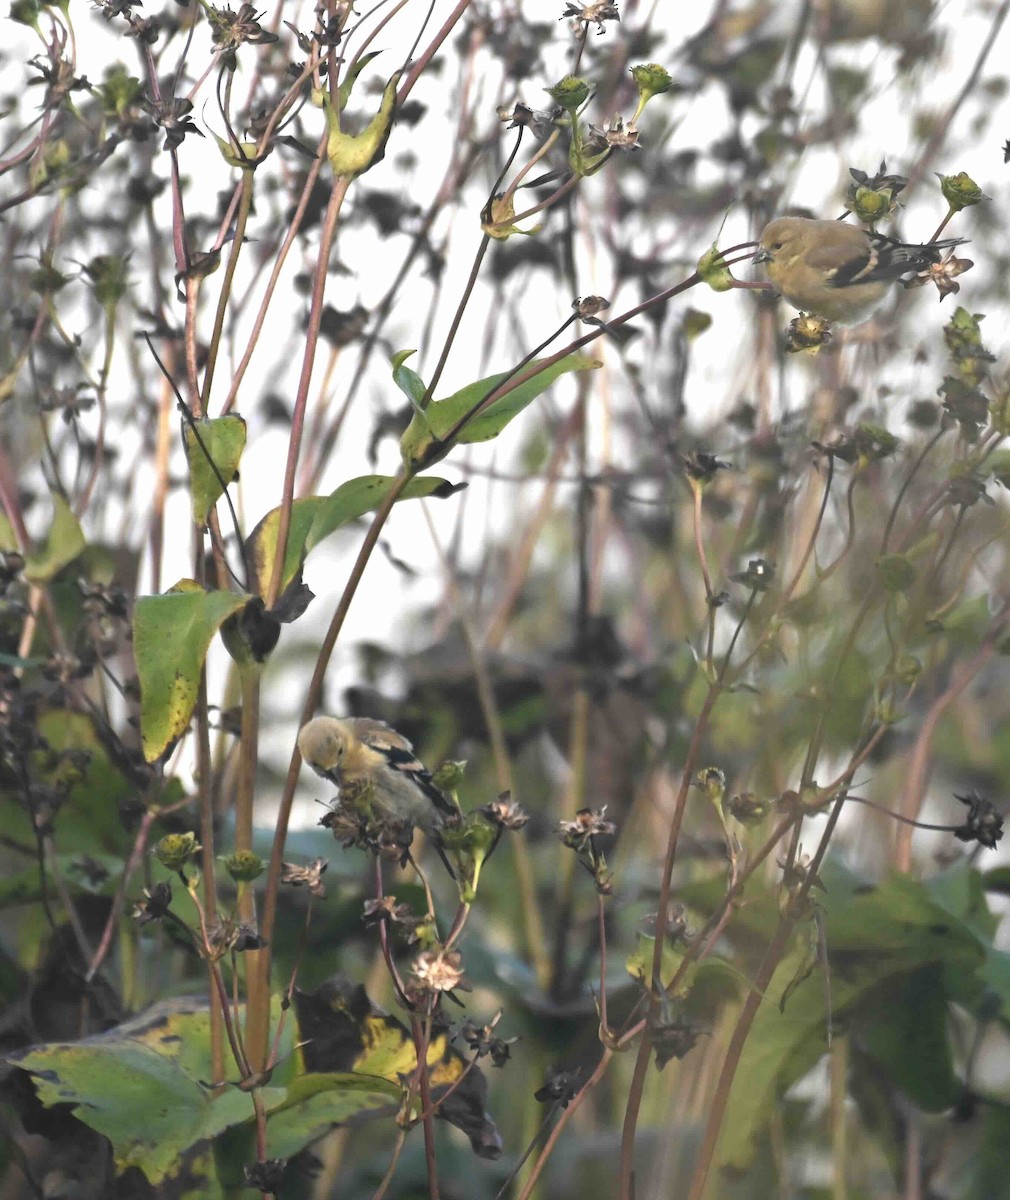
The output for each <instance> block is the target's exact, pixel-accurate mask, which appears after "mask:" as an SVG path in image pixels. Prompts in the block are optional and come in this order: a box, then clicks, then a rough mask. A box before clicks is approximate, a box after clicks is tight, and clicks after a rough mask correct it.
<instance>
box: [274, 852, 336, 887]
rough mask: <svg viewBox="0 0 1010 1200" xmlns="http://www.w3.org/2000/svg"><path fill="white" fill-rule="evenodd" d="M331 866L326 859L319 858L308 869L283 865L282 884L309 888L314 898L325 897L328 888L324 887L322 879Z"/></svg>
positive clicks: (290, 864) (291, 864) (293, 865)
mask: <svg viewBox="0 0 1010 1200" xmlns="http://www.w3.org/2000/svg"><path fill="white" fill-rule="evenodd" d="M329 865H330V864H329V863H328V862H327V861H326V859H325V858H317V859H315V860H313V861H312V862H311V863H309V865H308V866H307V867H299V866H296V865H295V864H294V863H281V883H287V884H290V885H291V887H307V888H308V889H309V894H310V895H312V896H319V897H322V896H325V895H326V888H325V887H323V882H322V877H323V875H325V873H326V869H327V867H329Z"/></svg>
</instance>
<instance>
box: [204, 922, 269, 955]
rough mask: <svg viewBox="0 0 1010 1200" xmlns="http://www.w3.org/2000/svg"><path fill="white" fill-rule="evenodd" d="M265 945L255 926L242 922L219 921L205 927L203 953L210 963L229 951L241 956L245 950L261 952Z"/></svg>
mask: <svg viewBox="0 0 1010 1200" xmlns="http://www.w3.org/2000/svg"><path fill="white" fill-rule="evenodd" d="M266 944H267V943H266V941H265V939H263V938H262V937H260V935H259V933H258V932H257V930H256V928H255V926H253V925H249V924H247V923H245V922H243V921H232V920H228V919H224V920H221V919H219V920H217V921H215V922H213V923H212V924H208V926H207V945H206V947H205V953H206V954H207V956H208V957H209V958H210V960H211V961H212V962H216V961H217V960H218V959H219V958H223V957H224V955H225V954H227V953H228V952H229V951H231V952H233V953H235V954H243V953H244V952H245V951H247V950H262V949H263V947H264V946H265V945H266Z"/></svg>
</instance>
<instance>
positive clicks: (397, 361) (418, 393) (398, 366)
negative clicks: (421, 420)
mask: <svg viewBox="0 0 1010 1200" xmlns="http://www.w3.org/2000/svg"><path fill="white" fill-rule="evenodd" d="M414 353H416V352H415V351H414V350H401V351H400V352H399V353H398V354H394V355H393V382H394V383H395V384H396V386H397V387H398V388H399V389H400V391H401V392H403V394H404V395H405V396H406V397H407V399H408V400H409V401H410V403H411V404H412V405H413V406H414V408H415V409H417V411H418V412H421V411H422V402H423V400H424V395H425V392H426V391H427V390H428V389H427V387H426V386H425V383H424V380H423V379H422V378H421V376H420V375H418V373H417V372H416V371H415V370H413V369H412V368H411V367H408V366H406V365H405V364H406V361H407V359H408V358H410V356H411V355H412V354H414ZM425 407H427V406H426V405H425Z"/></svg>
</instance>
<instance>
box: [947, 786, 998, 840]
mask: <svg viewBox="0 0 1010 1200" xmlns="http://www.w3.org/2000/svg"><path fill="white" fill-rule="evenodd" d="M954 799H955V800H960V801H961V803H962V804H967V805H968V816H967V817H966V818H965V822H964V824H963V825H960V826H958V828H957V829H955V830H954V836H955V837H956V838H957V839H958V841H961V842H978V843H979V845H981V846H985V847H986V848H987V849H989V850H995V849H996V843H997V842H998V841H999V840H1000V839H1001V838H1002V837H1003V818H1002V817H1001V816H1000V814H999V813H998V812H997V811H996V808H995V806H994V805H993V803H992V802H991V801H990V800H987V799H986V798H985V797H984V796H980V795H979V794H978V792H976V791H970V792H968V794H967V795H965V796H959V795H957V793H956V792H955V793H954Z"/></svg>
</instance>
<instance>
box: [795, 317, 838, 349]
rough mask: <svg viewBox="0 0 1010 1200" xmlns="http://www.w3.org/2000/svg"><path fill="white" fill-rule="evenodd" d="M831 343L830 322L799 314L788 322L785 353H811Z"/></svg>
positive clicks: (821, 318) (822, 318)
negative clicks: (802, 351) (805, 351)
mask: <svg viewBox="0 0 1010 1200" xmlns="http://www.w3.org/2000/svg"><path fill="white" fill-rule="evenodd" d="M830 341H831V322H830V321H828V320H827V319H826V318H824V317H816V316H814V315H813V314H811V313H800V314H799V316H797V317H793V319H792V320H791V321H790V322H789V331H788V333H787V334H786V347H785V348H786V353H787V354H799V353H800V351H801V350H807V351H809V352H811V353H813V352H814V351H816V350H819V349H820V348H821V346H825V345H827V343H828V342H830Z"/></svg>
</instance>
